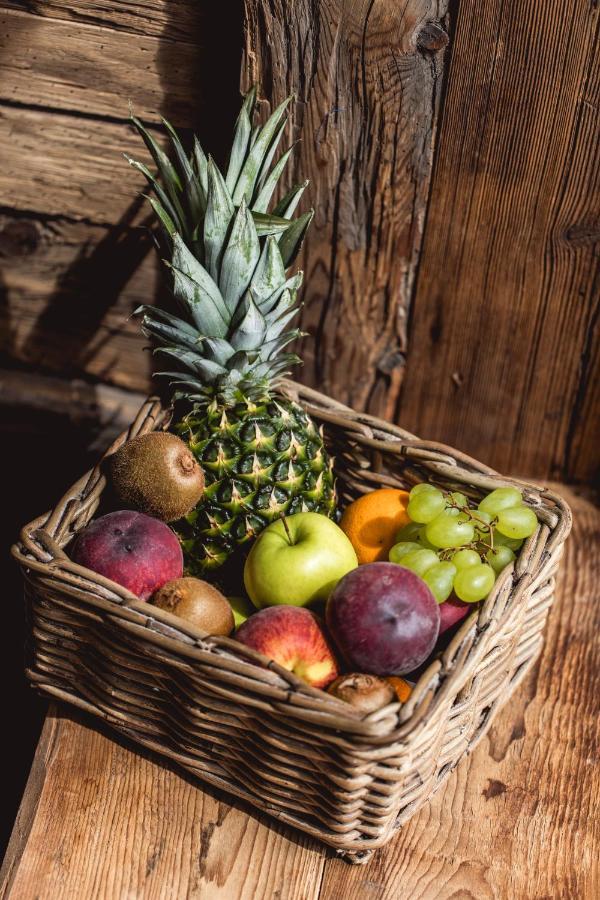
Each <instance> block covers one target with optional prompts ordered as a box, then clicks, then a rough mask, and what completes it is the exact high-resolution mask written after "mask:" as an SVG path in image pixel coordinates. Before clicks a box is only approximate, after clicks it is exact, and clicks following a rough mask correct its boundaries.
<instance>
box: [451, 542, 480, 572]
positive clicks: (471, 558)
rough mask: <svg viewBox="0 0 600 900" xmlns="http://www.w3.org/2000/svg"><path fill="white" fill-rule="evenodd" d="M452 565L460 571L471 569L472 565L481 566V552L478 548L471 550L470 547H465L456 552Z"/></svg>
mask: <svg viewBox="0 0 600 900" xmlns="http://www.w3.org/2000/svg"><path fill="white" fill-rule="evenodd" d="M452 565H453V566H454V568H455V569H458V571H461V570H462V569H469V568H470V567H471V566H479V565H481V559H480V558H479V553H478V552H477V550H469V548H468V547H464V548H463V549H462V550H459V551H458V553H455V554H454V556H453V557H452Z"/></svg>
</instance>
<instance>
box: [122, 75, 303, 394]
mask: <svg viewBox="0 0 600 900" xmlns="http://www.w3.org/2000/svg"><path fill="white" fill-rule="evenodd" d="M291 100H292V97H288V98H287V99H286V100H284V102H283V103H281V104H280V105H279V106H278V107H277V109H275V110H274V112H273V113H272V114H271V116H270V117H269V119H268V120H267V121H266V123H265V124H264V125H262V126H257V127H255V128H253V127H252V118H253V114H254V110H255V106H256V89H255V88H252V90H251V91H249V93H248V94H247V95H246V97H245V98H244V102H243V105H242V108H241V111H240V114H239V116H238V119H237V122H236V126H235V131H234V138H233V144H232V148H231V153H230V157H229V164H228V167H227V171H226V173H225V175H223V174H222V173H221V171H220V170H219V168H218V166H217V165H216V163H215V162H214V160H213V159H212V158H211V157H210V156H206V154H205V153H204V151H203V150H202V147H201V146H200V143H199V141H198V140H197V138H196V139H194V143H193V148H192V152H191V154H190V155H189V156H188V155H187V154H186V152H185V151H184V149H183V146H182V144H181V142H180V140H179V137H178V135H177V133H176V132H175V130H174V129H173V128H172V127H171V126H170V125H169V123H168V122H166V121H164V120H163V122H164V126H165V129H166V131H167V134H168V137H169V139H170V142H171V145H172V150H173V159H172V160H171V159H170V158H169V157H168V156H167V154H166V153H165V152H164V151H163V150H162V149H161V148H160V147H159V146H158V144H157V143H156V142H155V140H154V138H153V137H152V135H151V134H150V133H149V131H148V130H147V129H146V128H145V127H144V125H143V124H142V123H141V122H140V121H139V120H138V119H136V118H135V117H134V116H132V117H131V121H132V123H133V125H134V126H135V128H136V129H137V131H138V132H139V134H140V135H141V137H142V139H143V140H144V142H145V144H146V147H147V148H148V150H149V151H150V154H151V156H152V158H153V160H154V163H155V165H156V169H157V174H156V175H155V174H153V173H152V172H151V171H150V169H148V167H147V166H146V165H144V164H143V163H140V162H137V161H136V160H132V159H129V162H130V164H131V165H132V166H134V167H135V168H136V169H138V171H140V172H141V173H142V174H143V175H144V177H145V178H146V180H147V181H148V183H149V185H150V187H151V189H152V191H153V193H154V196H149V197H148V199H149V201H150V203H151V205H152V207H153V209H154V211H155V213H156V216H157V219H158V222H159V224H160V226H161V230H162V242H161V245H160V246H161V248H163V249H164V250H165V251H166V254H165V255H166V256H167V257H168V258H167V259H165V260H164V262H165V265H166V268H167V270H168V271H169V272H170V275H171V279H170V280H171V289H172V293H173V296H174V298H175V302H176V306H177V314H173V313H170V312H167V311H166V310H161V309H157V308H155V307H147V306H144V307H141V308H140V309H139V310H137V312H139V313H140V314H141V315H142V331H143V332H144V334H146V335H147V336H148V337H151V338H153V340H154V341H155V343H156V345H157V347H156V350H155V352H157V353H159V354H161V355H162V356H164V357H166V358H168V359H169V360H171V361H174V362H175V363H176V368H177V370H178V371H167V372H162V373H158V374H160V375H164V376H165V377H167V378H168V379H169V380H170V382H171V384H172V385H173V387H174V388H175V389H176V394H175V396H176V397H177V396H184V397H186V398H187V399H188V400H190V401H193V402H198V403H208V402H211V401H212V400H213V399H214V398H215V397H216V398H217V399H218V400H219V401H220V402H226V403H229V402H235V401H237V400H238V399H240V398H241V397H245V398H247V399H257V398H259V397H263V396H265V395H267V394H268V392H269V389H270V387H271V385H272V384H273V382H274V381H276V380H277V379H278V378H280V377H282V375H284V374H286V375H287V374H289V368H290V366H292V365H295V364H297V363H299V362H300V359H299V357H298V356H296V355H295V354H294V353H289V352H287V353H284V352H283V350H284V349H285V348H286V347H287V346H288V344H290V343H291V342H292V341H294V340H295V339H297V338H298V337H300V336H301V332H300V331H299V330H298V329H297V328H293V327H290V328H288V326H289V325H290V323H291V321H292V319H293V318H294V316H295V315H297V313H298V312H299V305H298V302H297V293H298V289H299V288H300V285H301V283H302V272H296V273H295V274H293V275H290V276H289V275H288V274H287V270H288V269H289V267H290V266H291V264H292V263H293V261H294V259H295V258H296V256H297V254H298V251H299V249H300V246H301V244H302V241H303V239H304V236H305V234H306V231H307V229H308V227H309V225H310V222H311V220H312V217H313V211H312V210H311V211H310V212H307V213H304V214H303V215H300V216H298V217H297V218H293V214H294V212H295V210H296V207H297V205H298V203H299V201H300V198H301V196H302V193H303V191H304V189H305V188H306V186H307V184H308V182H304V183H302V184H299V185H294V186H293V187H292V188H291V189H290V190H288V192H287V193H285V194H284V196H283V197H282V198H281V199H280V200H279V202H278V203H277V204H276V205H275V206H274V208H273V210H272V211H271V212H269V211H268V209H269V205H270V204H271V200H272V198H273V195H274V193H275V191H276V189H277V186H278V183H279V180H280V178H281V176H282V174H283V172H284V170H285V167H286V164H287V162H288V160H289V157H290V155H291V152H292V150H293V147H290V148H288V149H287V150H285V151H284V152H283V153H282V154H281V155H280V157H279V158H278V159H277V160H276V161H275V162H274V160H275V156H276V154H277V150H278V147H279V144H280V141H281V138H282V135H283V131H284V127H285V124H286V121H287V109H288V107H289V104H290V102H291Z"/></svg>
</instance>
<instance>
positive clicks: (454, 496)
mask: <svg viewBox="0 0 600 900" xmlns="http://www.w3.org/2000/svg"><path fill="white" fill-rule="evenodd" d="M446 502H447V503H448V502H450V503H452V504H453V505H454V506H460V507H467V508H468V506H469V498H468V497H465V495H464V494H461V493H460V491H452V493H451V494H448V497H447V499H446Z"/></svg>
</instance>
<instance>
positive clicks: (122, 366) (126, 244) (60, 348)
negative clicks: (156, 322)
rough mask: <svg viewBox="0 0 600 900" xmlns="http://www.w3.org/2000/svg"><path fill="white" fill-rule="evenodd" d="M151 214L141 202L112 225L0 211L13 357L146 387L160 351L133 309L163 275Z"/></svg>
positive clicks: (5, 323)
mask: <svg viewBox="0 0 600 900" xmlns="http://www.w3.org/2000/svg"><path fill="white" fill-rule="evenodd" d="M144 221H145V219H144V216H143V207H142V203H141V202H140V203H138V205H137V206H134V207H132V209H131V212H130V215H128V216H125V217H124V219H123V221H122V222H121V223H120V224H119V225H116V226H114V227H112V228H108V227H106V226H99V225H91V224H87V223H85V222H71V221H68V220H65V219H62V218H60V219H47V218H45V217H42V216H39V215H34V214H31V215H28V214H24V215H23V214H21V215H16V214H13V215H1V214H0V257H1V258H2V278H1V287H0V296H1V298H2V302H0V352H1V353H2V354H3V356H4V357H5V360H9V359H12V360H17V361H19V362H20V363H25V364H26V365H29V366H35V367H37V368H39V369H42V370H46V371H54V372H59V373H61V374H62V375H63V376H65V377H69V378H81V377H87V378H89V377H94V378H101V379H102V380H104V381H106V382H109V383H112V384H116V385H120V386H122V387H126V388H129V389H133V390H138V391H146V392H147V391H148V389H149V387H150V372H151V369H152V357H151V355H150V353H148V352H145V348H146V347H147V346H148V340H147V339H146V338H144V336H143V335H142V333H141V331H140V326H139V319H137V318H133V319H132V318H131V315H132V313H133V311H134V310H135V309H136V307H138V306H139V305H141V304H143V303H153V302H154V300H155V298H156V297H157V296H159V292H160V290H161V285H162V282H161V273H160V272H159V265H160V263H159V260H158V255H157V253H156V252H155V249H154V246H153V245H152V240H151V236H150V232H149V230H148V228H147V227H142V226H143V223H144ZM136 222H137V223H139V225H138V227H135V223H136Z"/></svg>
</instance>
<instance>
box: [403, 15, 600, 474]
mask: <svg viewBox="0 0 600 900" xmlns="http://www.w3.org/2000/svg"><path fill="white" fill-rule="evenodd" d="M599 14H600V11H599V9H598V4H596V3H589V2H588V0H574V2H573V3H571V4H569V6H568V10H567V8H566V7H565V5H564V3H562V2H560V0H551V2H549V3H546V4H544V7H543V9H542V7H541V5H539V4H531V3H529V2H527V0H515V2H512V3H508V4H506V3H502V2H500V0H484V2H477V3H476V2H474V0H466V2H461V3H460V4H459V6H458V20H457V23H456V35H455V42H454V45H453V51H452V68H451V73H450V78H449V83H448V90H447V96H446V101H445V105H444V119H443V126H442V129H441V133H440V139H439V151H438V156H437V163H436V171H435V176H434V179H433V183H432V191H431V202H430V205H429V211H428V219H427V233H426V239H425V242H424V249H423V255H422V258H421V267H420V275H419V283H418V287H417V292H416V298H415V301H414V306H413V311H412V320H411V321H412V323H413V324H412V328H411V337H410V351H409V356H408V365H407V378H406V381H405V384H404V386H403V396H402V400H401V403H400V405H399V411H398V413H397V418H398V419H399V420H400V421H401V422H402V423H403V424H404V425H405V426H406V427H407V428H408V429H410V430H411V431H415V432H416V433H418V434H420V435H422V436H424V437H428V438H432V439H437V440H443V441H445V442H447V443H450V444H456V445H457V446H459V447H462V448H463V449H464V450H466V451H467V452H469V453H471V454H473V455H475V456H478V457H480V458H482V459H484V460H485V461H486V462H488V463H490V464H491V465H493V466H495V467H496V468H498V469H500V470H502V471H519V472H531V473H535V474H536V476H537V477H548V476H554V477H557V476H560V477H562V478H564V479H569V478H571V479H580V480H586V479H588V478H590V477H591V476H592V475H594V474H596V473H597V471H598V466H599V464H600V456H599V447H600V445H599V443H598V440H597V437H596V439H594V437H593V435H594V434H596V435H597V434H598V432H599V431H600V393H599V392H598V390H597V386H598V382H599V380H600V329H599V328H598V314H599V310H600V306H599V299H600V294H599V291H598V280H597V279H598V255H597V247H598V241H599V240H600V220H599V218H598V214H599V210H600V180H599V168H598V158H599V155H600V148H599V144H598V141H599V135H600V127H599V124H600V123H599V114H598V110H599V108H600V103H599V99H598V98H599V94H600V67H599V66H598V37H597V35H598V31H597V26H598V17H599Z"/></svg>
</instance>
